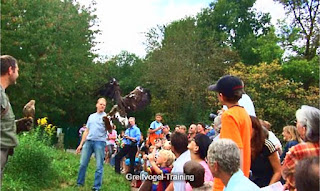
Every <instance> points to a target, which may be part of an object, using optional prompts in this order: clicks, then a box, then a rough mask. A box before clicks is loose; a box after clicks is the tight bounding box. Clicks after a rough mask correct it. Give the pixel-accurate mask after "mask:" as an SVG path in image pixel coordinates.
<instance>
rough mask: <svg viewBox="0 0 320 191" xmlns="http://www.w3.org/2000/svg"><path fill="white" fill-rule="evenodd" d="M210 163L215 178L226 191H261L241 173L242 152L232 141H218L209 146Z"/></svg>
mask: <svg viewBox="0 0 320 191" xmlns="http://www.w3.org/2000/svg"><path fill="white" fill-rule="evenodd" d="M208 163H209V166H210V170H211V172H212V174H213V176H214V177H215V178H216V177H217V178H219V179H221V180H222V182H223V184H224V185H225V189H224V191H258V190H260V188H259V187H258V186H257V185H255V184H254V183H253V182H251V181H250V180H249V179H248V178H247V177H245V176H244V174H243V172H242V171H241V169H240V150H239V148H238V146H237V145H236V144H235V143H234V142H233V141H232V140H231V139H218V140H217V141H215V142H213V143H212V144H211V145H210V146H209V150H208Z"/></svg>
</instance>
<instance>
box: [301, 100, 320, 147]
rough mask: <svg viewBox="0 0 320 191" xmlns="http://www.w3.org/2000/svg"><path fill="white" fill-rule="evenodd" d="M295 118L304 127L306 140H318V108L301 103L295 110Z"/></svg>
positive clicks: (319, 112) (319, 114) (319, 111)
mask: <svg viewBox="0 0 320 191" xmlns="http://www.w3.org/2000/svg"><path fill="white" fill-rule="evenodd" d="M296 118H297V121H298V122H299V123H301V124H302V125H303V126H304V127H306V140H307V141H310V142H318V141H319V118H320V110H319V109H317V108H315V107H311V106H307V105H303V106H301V108H300V109H298V110H297V112H296Z"/></svg>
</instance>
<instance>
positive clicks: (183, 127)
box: [179, 125, 187, 131]
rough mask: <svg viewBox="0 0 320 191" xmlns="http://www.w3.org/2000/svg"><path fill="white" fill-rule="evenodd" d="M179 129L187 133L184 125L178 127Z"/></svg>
mask: <svg viewBox="0 0 320 191" xmlns="http://www.w3.org/2000/svg"><path fill="white" fill-rule="evenodd" d="M179 129H184V130H185V131H187V127H186V126H185V125H180V127H179Z"/></svg>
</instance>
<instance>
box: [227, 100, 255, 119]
mask: <svg viewBox="0 0 320 191" xmlns="http://www.w3.org/2000/svg"><path fill="white" fill-rule="evenodd" d="M238 103H239V105H240V106H242V107H244V109H245V110H246V111H247V112H248V114H249V115H251V116H254V117H256V111H255V109H254V105H253V102H252V100H251V98H250V97H249V96H248V94H242V97H241V98H240V99H239V101H238ZM223 109H224V110H228V107H227V106H226V105H224V106H223Z"/></svg>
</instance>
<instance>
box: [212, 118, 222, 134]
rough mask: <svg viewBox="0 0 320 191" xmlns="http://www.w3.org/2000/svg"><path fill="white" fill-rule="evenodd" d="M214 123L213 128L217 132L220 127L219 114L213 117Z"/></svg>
mask: <svg viewBox="0 0 320 191" xmlns="http://www.w3.org/2000/svg"><path fill="white" fill-rule="evenodd" d="M213 124H214V129H215V131H216V132H217V133H220V129H221V115H218V116H217V117H215V118H214V121H213Z"/></svg>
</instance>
